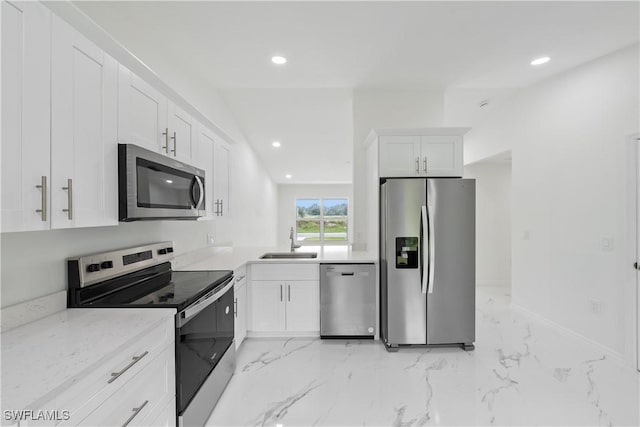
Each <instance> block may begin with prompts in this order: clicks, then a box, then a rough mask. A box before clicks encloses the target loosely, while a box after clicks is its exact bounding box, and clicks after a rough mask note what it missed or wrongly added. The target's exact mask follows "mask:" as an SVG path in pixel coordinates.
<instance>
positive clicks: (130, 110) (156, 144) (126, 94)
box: [118, 65, 171, 155]
mask: <svg viewBox="0 0 640 427" xmlns="http://www.w3.org/2000/svg"><path fill="white" fill-rule="evenodd" d="M118 84H119V98H120V100H119V104H118V134H119V135H118V140H119V141H120V142H122V143H127V144H135V145H139V146H141V147H144V148H146V149H148V150H151V151H156V152H160V153H163V154H166V155H169V150H170V146H171V145H170V142H171V141H170V135H171V134H170V131H169V128H168V127H167V97H166V96H164V95H163V94H161V93H160V92H159V91H158V90H156V89H154V88H153V87H152V86H151V85H150V84H148V83H147V82H145V81H144V80H142V79H141V78H140V77H138V76H136V75H135V74H133V73H132V72H131V71H129V70H128V69H127V68H126V67H124V66H122V65H120V79H119V83H118Z"/></svg>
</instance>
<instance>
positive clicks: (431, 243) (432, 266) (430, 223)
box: [425, 206, 436, 294]
mask: <svg viewBox="0 0 640 427" xmlns="http://www.w3.org/2000/svg"><path fill="white" fill-rule="evenodd" d="M425 210H426V211H427V224H428V226H427V228H428V229H429V234H428V241H429V290H428V293H430V294H432V293H433V285H434V282H435V281H434V280H433V275H434V271H435V266H436V263H435V256H436V239H435V233H434V231H433V229H434V224H433V222H434V221H433V215H432V214H431V206H427V207H426V209H425Z"/></svg>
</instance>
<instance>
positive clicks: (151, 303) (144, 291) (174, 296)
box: [82, 270, 233, 310]
mask: <svg viewBox="0 0 640 427" xmlns="http://www.w3.org/2000/svg"><path fill="white" fill-rule="evenodd" d="M232 277H233V272H232V271H228V270H216V271H160V272H158V271H147V273H146V274H138V275H135V276H132V275H129V277H128V280H129V283H127V284H125V285H124V286H122V283H120V284H118V286H117V290H114V291H112V292H110V293H108V294H106V295H103V296H97V297H95V298H93V299H92V300H91V301H87V302H86V303H85V304H83V305H82V306H85V307H86V306H92V307H136V306H138V307H176V308H178V309H179V310H181V309H182V308H184V307H187V306H188V305H189V304H192V303H193V302H195V301H196V300H197V299H198V298H200V297H201V296H203V295H205V294H206V293H208V292H209V291H212V290H215V289H216V288H219V287H222V286H223V285H225V284H226V283H228V279H230V278H232Z"/></svg>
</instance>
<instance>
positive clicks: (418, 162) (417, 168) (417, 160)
mask: <svg viewBox="0 0 640 427" xmlns="http://www.w3.org/2000/svg"><path fill="white" fill-rule="evenodd" d="M416 173H420V157H416Z"/></svg>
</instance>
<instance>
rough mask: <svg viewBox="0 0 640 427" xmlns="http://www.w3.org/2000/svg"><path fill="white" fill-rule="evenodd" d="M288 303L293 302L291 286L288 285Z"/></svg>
mask: <svg viewBox="0 0 640 427" xmlns="http://www.w3.org/2000/svg"><path fill="white" fill-rule="evenodd" d="M287 301H289V302H291V285H287Z"/></svg>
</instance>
